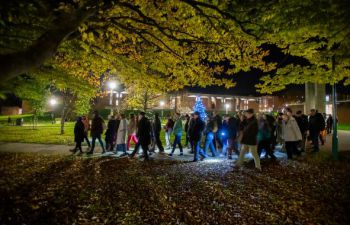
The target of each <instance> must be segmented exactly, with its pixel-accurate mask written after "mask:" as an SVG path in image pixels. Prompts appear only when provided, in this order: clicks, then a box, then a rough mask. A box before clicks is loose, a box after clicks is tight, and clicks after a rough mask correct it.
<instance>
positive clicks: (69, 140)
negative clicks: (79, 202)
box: [0, 122, 185, 146]
mask: <svg viewBox="0 0 350 225" xmlns="http://www.w3.org/2000/svg"><path fill="white" fill-rule="evenodd" d="M0 133H1V135H0V142H21V143H39V144H69V145H71V144H73V143H74V122H67V123H66V124H65V134H63V135H61V134H60V124H59V123H56V124H51V123H39V124H38V126H37V127H36V128H35V129H33V128H32V126H31V125H30V123H25V125H24V126H8V125H0ZM164 136H165V133H164V130H162V132H161V134H160V138H161V140H162V143H163V146H165V137H164ZM103 139H104V135H103ZM171 140H172V141H173V140H174V136H172V138H171ZM182 143H185V134H183V135H182ZM83 145H85V143H83Z"/></svg>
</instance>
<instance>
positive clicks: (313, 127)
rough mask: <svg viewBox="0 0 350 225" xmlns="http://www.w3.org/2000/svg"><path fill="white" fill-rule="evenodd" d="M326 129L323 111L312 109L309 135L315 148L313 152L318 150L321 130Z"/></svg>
mask: <svg viewBox="0 0 350 225" xmlns="http://www.w3.org/2000/svg"><path fill="white" fill-rule="evenodd" d="M324 129H325V120H324V118H323V116H322V114H321V113H318V112H317V110H315V109H311V110H310V117H309V135H310V139H311V141H312V145H313V150H312V152H318V151H319V150H320V149H319V146H318V138H319V136H320V132H321V131H322V130H324Z"/></svg>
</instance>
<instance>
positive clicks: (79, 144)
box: [76, 141, 83, 153]
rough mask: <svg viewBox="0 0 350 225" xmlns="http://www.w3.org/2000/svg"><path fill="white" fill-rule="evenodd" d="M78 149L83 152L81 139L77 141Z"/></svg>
mask: <svg viewBox="0 0 350 225" xmlns="http://www.w3.org/2000/svg"><path fill="white" fill-rule="evenodd" d="M76 150H79V152H80V153H83V150H82V149H81V141H78V142H77V145H76Z"/></svg>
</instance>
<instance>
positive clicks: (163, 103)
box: [159, 101, 165, 117]
mask: <svg viewBox="0 0 350 225" xmlns="http://www.w3.org/2000/svg"><path fill="white" fill-rule="evenodd" d="M159 105H160V107H161V108H162V117H163V107H164V105H165V102H164V101H160V102H159Z"/></svg>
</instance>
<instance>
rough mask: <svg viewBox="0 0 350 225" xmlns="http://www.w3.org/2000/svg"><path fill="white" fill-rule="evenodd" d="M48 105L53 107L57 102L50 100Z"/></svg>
mask: <svg viewBox="0 0 350 225" xmlns="http://www.w3.org/2000/svg"><path fill="white" fill-rule="evenodd" d="M49 103H50V105H52V106H55V105H57V100H56V99H54V98H52V99H50V101H49Z"/></svg>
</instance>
